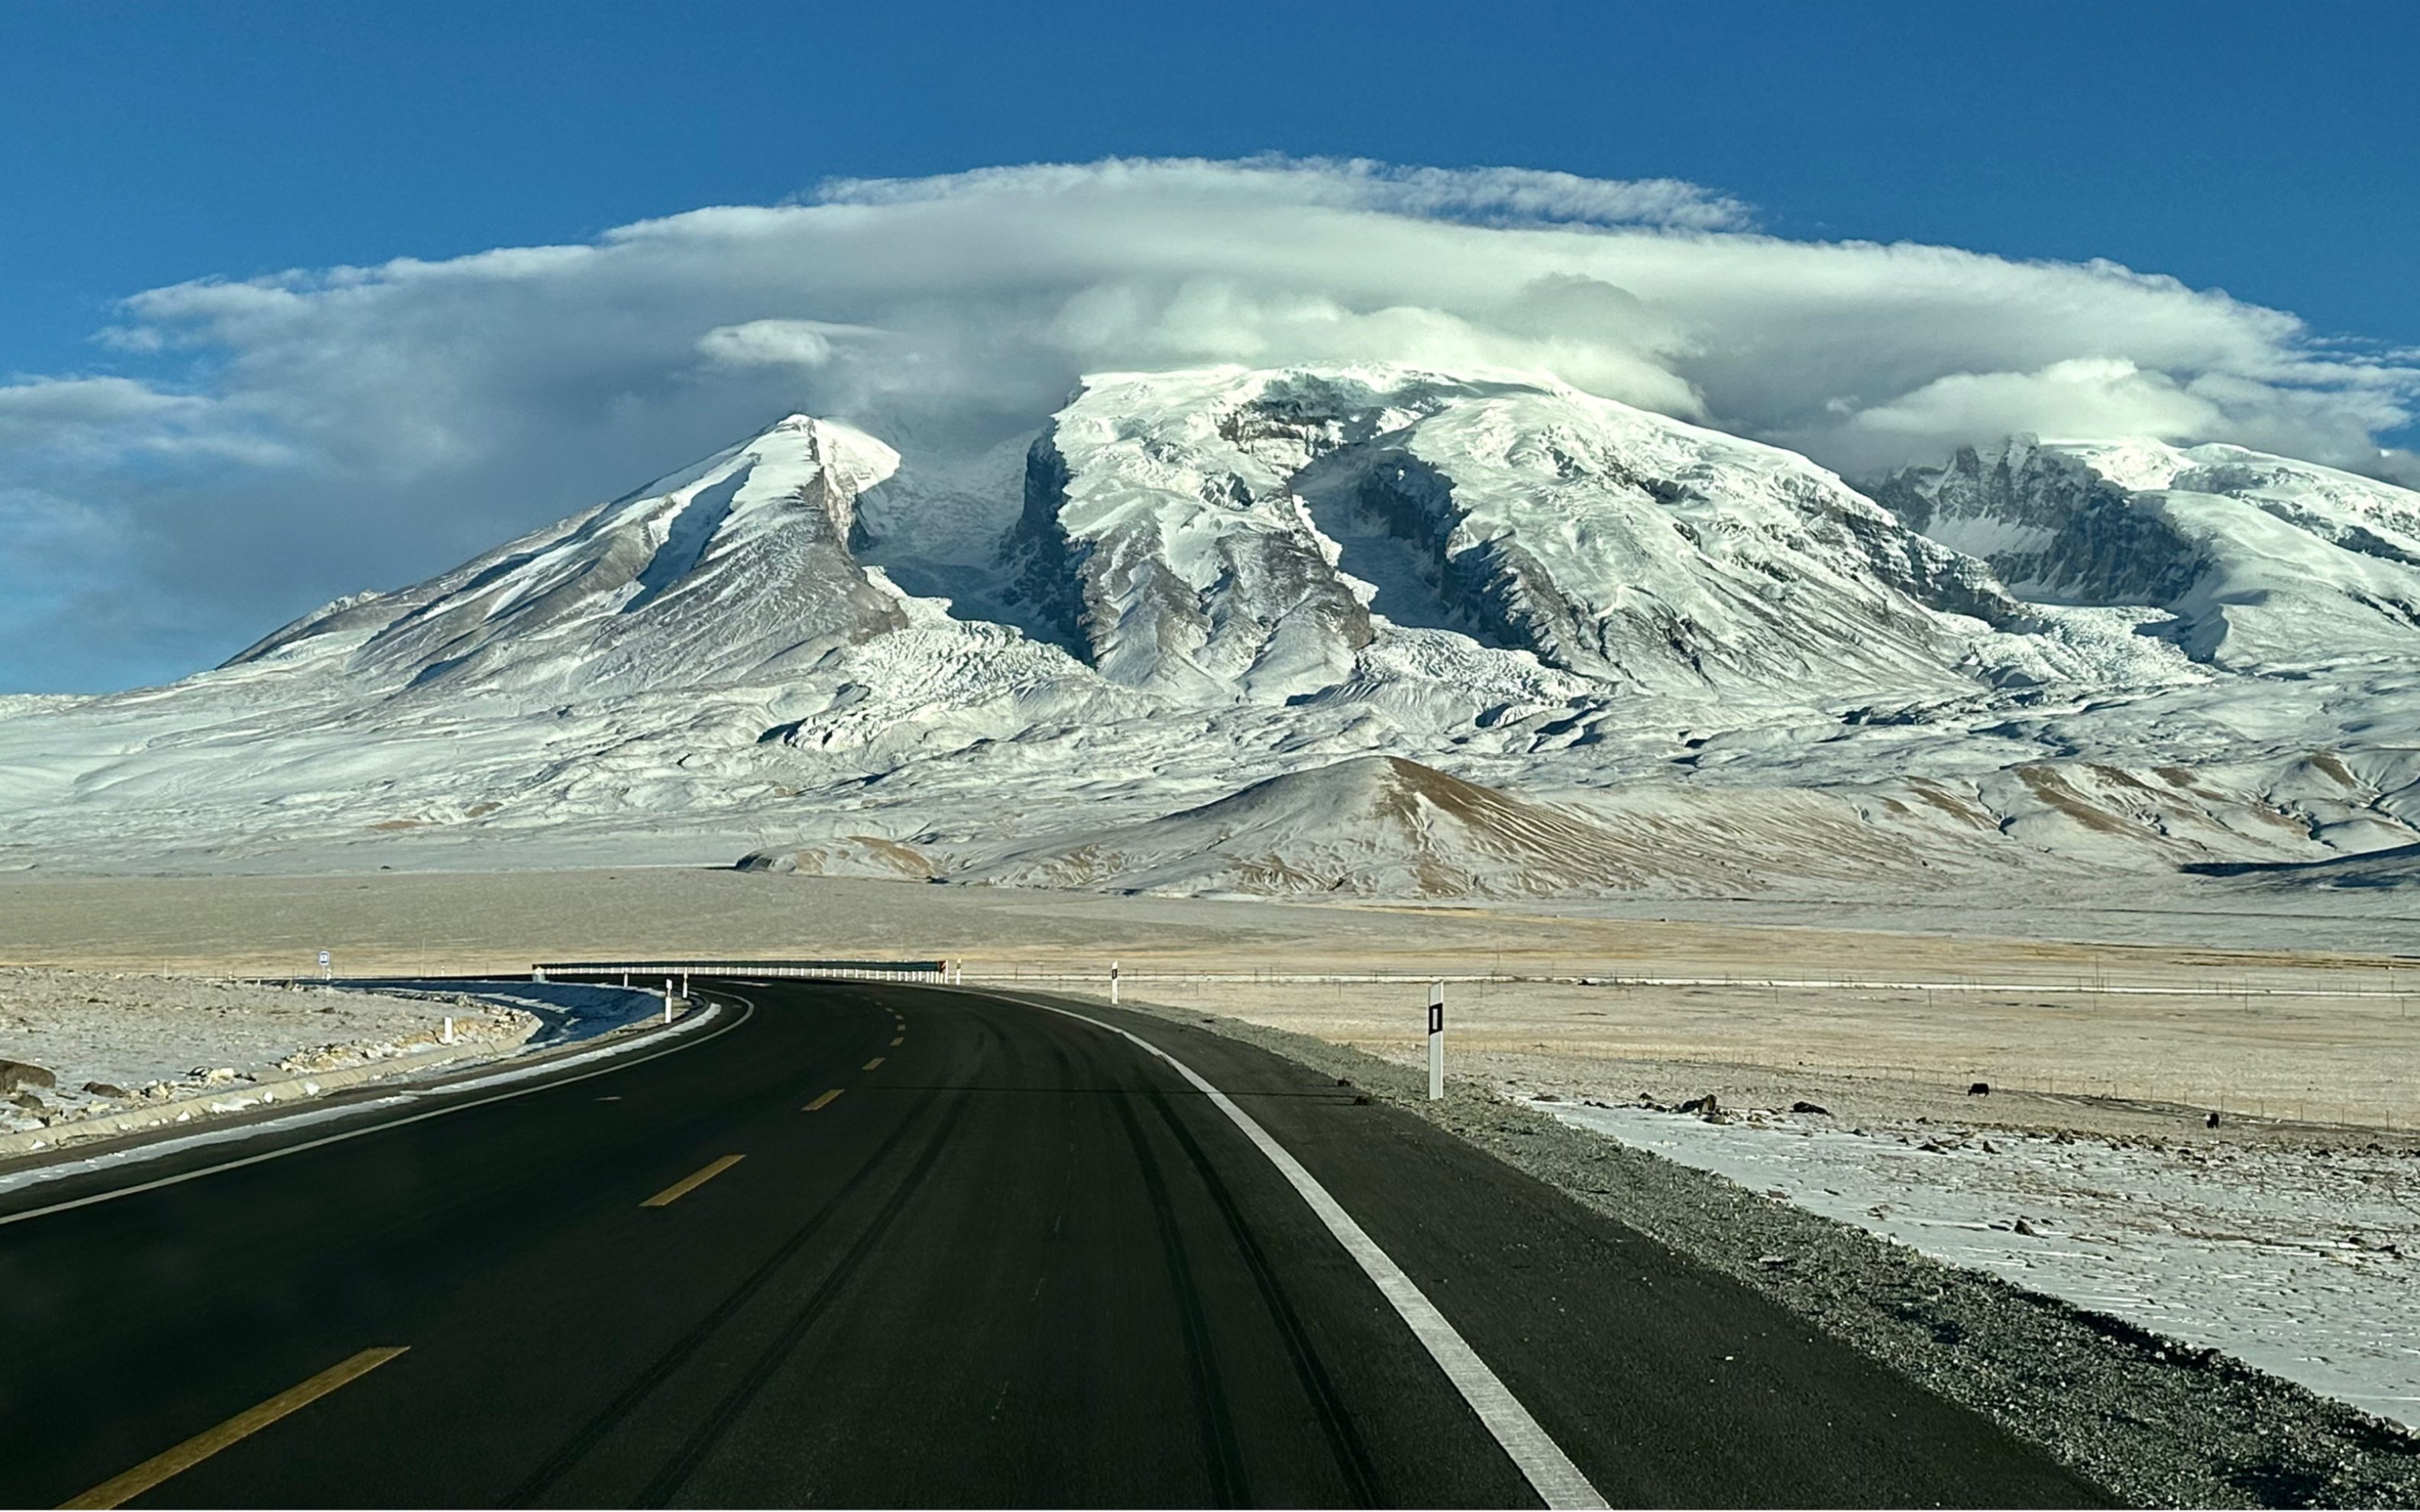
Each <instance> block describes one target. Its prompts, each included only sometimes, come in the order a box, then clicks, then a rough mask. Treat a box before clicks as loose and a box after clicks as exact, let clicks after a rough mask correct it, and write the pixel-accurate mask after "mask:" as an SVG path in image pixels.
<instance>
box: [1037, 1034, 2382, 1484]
mask: <svg viewBox="0 0 2420 1512" xmlns="http://www.w3.org/2000/svg"><path fill="white" fill-rule="evenodd" d="M1071 1001H1077V1000H1071ZM1085 1006H1086V1007H1087V1009H1088V1011H1092V1010H1094V1007H1095V1005H1092V1004H1089V1003H1087V1004H1086V1005H1085ZM1126 1007H1127V1008H1128V1009H1129V1011H1131V1012H1132V1013H1133V1015H1134V1016H1135V1018H1136V1019H1138V1020H1145V1021H1152V1022H1156V1023H1159V1024H1163V1025H1167V1026H1181V1027H1183V1028H1187V1029H1193V1030H1199V1031H1208V1032H1212V1033H1215V1034H1218V1035H1219V1036H1222V1037H1224V1038H1227V1039H1230V1040H1233V1041H1240V1042H1242V1043H1245V1044H1249V1045H1252V1046H1254V1047H1257V1048H1260V1049H1264V1050H1267V1051H1270V1052H1273V1053H1275V1054H1277V1055H1280V1056H1282V1057H1286V1058H1287V1059H1290V1060H1293V1061H1295V1062H1296V1063H1298V1064H1301V1065H1303V1066H1306V1067H1309V1068H1311V1069H1312V1070H1314V1071H1316V1072H1320V1073H1322V1074H1325V1075H1327V1076H1330V1077H1334V1078H1341V1079H1342V1080H1345V1081H1348V1082H1350V1083H1351V1084H1352V1085H1353V1086H1354V1087H1355V1088H1357V1089H1358V1090H1359V1091H1360V1092H1362V1093H1363V1094H1365V1095H1367V1096H1369V1097H1370V1098H1372V1099H1373V1102H1377V1103H1383V1104H1385V1105H1388V1106H1389V1107H1393V1108H1396V1109H1399V1110H1401V1111H1404V1112H1406V1113H1409V1114H1411V1115H1413V1116H1415V1117H1417V1118H1419V1119H1424V1120H1425V1121H1427V1122H1429V1123H1430V1124H1433V1125H1435V1127H1438V1128H1440V1129H1442V1130H1445V1131H1447V1132H1449V1133H1450V1134H1454V1135H1456V1136H1458V1137H1459V1138H1461V1139H1463V1140H1465V1141H1466V1142H1467V1143H1468V1144H1470V1145H1471V1146H1473V1147H1475V1148H1477V1149H1481V1150H1482V1151H1484V1152H1486V1153H1487V1154H1489V1155H1491V1156H1493V1157H1495V1158H1496V1159H1497V1160H1499V1161H1502V1162H1503V1163H1505V1164H1506V1165H1511V1166H1512V1167H1513V1168H1514V1169H1516V1170H1519V1171H1521V1172H1523V1173H1525V1174H1526V1175H1528V1176H1531V1177H1534V1178H1536V1179H1537V1180H1542V1181H1544V1182H1545V1183H1546V1184H1548V1185H1550V1186H1552V1187H1554V1188H1556V1189H1557V1190H1558V1191H1559V1192H1561V1193H1563V1194H1564V1195H1566V1196H1569V1197H1571V1198H1572V1199H1574V1200H1575V1201H1577V1202H1578V1203H1580V1204H1581V1205H1582V1206H1583V1207H1585V1208H1587V1209H1589V1210H1590V1211H1594V1212H1596V1213H1600V1214H1602V1215H1604V1216H1606V1217H1609V1218H1611V1219H1614V1220H1616V1221H1617V1222H1619V1223H1620V1224H1621V1225H1623V1226H1625V1227H1628V1228H1631V1229H1634V1230H1636V1231H1637V1232H1638V1233H1640V1234H1643V1235H1645V1236H1647V1237H1649V1238H1650V1239H1652V1240H1653V1241H1655V1242H1659V1243H1661V1244H1663V1245H1665V1246H1668V1248H1670V1249H1672V1250H1674V1251H1677V1252H1678V1253H1680V1254H1681V1255H1683V1256H1685V1257H1689V1258H1691V1259H1694V1260H1696V1261H1699V1262H1700V1263H1702V1264H1704V1265H1706V1266H1709V1267H1711V1268H1712V1269H1713V1270H1714V1271H1716V1272H1718V1273H1722V1274H1724V1275H1727V1276H1729V1277H1731V1278H1733V1279H1734V1280H1736V1281H1738V1282H1740V1283H1742V1284H1744V1285H1745V1286H1747V1287H1748V1288H1751V1289H1753V1290H1754V1291H1755V1292H1757V1293H1758V1294H1760V1295H1761V1296H1763V1297H1766V1298H1768V1299H1770V1300H1772V1301H1773V1302H1775V1303H1776V1304H1779V1305H1780V1306H1782V1307H1783V1308H1785V1309H1786V1310H1788V1311H1789V1312H1791V1313H1792V1314H1794V1315H1795V1316H1797V1317H1798V1318H1800V1319H1806V1320H1807V1321H1808V1322H1811V1323H1812V1324H1814V1325H1815V1326H1816V1327H1818V1328H1820V1329H1821V1330H1822V1331H1823V1332H1824V1333H1826V1334H1828V1335H1832V1336H1834V1337H1836V1338H1838V1339H1840V1340H1842V1341H1844V1342H1846V1343H1848V1344H1849V1345H1851V1346H1852V1347H1854V1349H1856V1350H1858V1351H1859V1352H1861V1353H1863V1354H1865V1355H1867V1356H1869V1357H1870V1358H1872V1359H1874V1360H1877V1361H1879V1362H1881V1363H1882V1364H1883V1365H1885V1366H1887V1367H1888V1368H1890V1369H1891V1370H1893V1371H1894V1372H1896V1373H1898V1374H1900V1375H1901V1376H1904V1377H1906V1378H1908V1379H1910V1380H1912V1381H1916V1383H1917V1384H1919V1385H1920V1386H1922V1387H1923V1388H1925V1389H1926V1390H1927V1391H1929V1392H1931V1393H1932V1394H1934V1395H1936V1396H1941V1397H1943V1398H1946V1399H1947V1400H1948V1401H1950V1402H1953V1403H1957V1404H1959V1405H1961V1406H1963V1407H1966V1408H1969V1409H1971V1410H1973V1411H1975V1412H1979V1413H1981V1414H1983V1415H1984V1416H1986V1417H1988V1418H1989V1419H1991V1420H1992V1421H1993V1422H1994V1423H1996V1424H1998V1425H1999V1426H2000V1427H2003V1428H2005V1429H2007V1430H2008V1431H2009V1432H2010V1433H2012V1434H2014V1435H2015V1436H2016V1437H2018V1438H2019V1439H2021V1440H2023V1441H2024V1442H2025V1443H2031V1444H2034V1445H2037V1446H2039V1447H2040V1448H2041V1449H2043V1450H2045V1451H2046V1452H2048V1453H2049V1454H2050V1455H2051V1456H2052V1457H2053V1458H2055V1459H2057V1460H2058V1461H2059V1462H2060V1463H2062V1464H2064V1465H2067V1466H2068V1467H2070V1468H2071V1470H2073V1471H2075V1472H2076V1473H2080V1474H2082V1475H2084V1476H2086V1478H2088V1479H2090V1480H2092V1481H2094V1482H2096V1483H2098V1484H2100V1485H2102V1486H2105V1487H2107V1488H2109V1489H2111V1490H2112V1491H2113V1492H2114V1493H2115V1494H2117V1495H2118V1497H2119V1498H2121V1499H2122V1500H2125V1501H2127V1502H2131V1503H2136V1504H2197V1505H2288V1504H2291V1505H2381V1504H2388V1505H2408V1504H2420V1441H2415V1440H2414V1439H2413V1438H2412V1436H2410V1435H2408V1434H2405V1433H2404V1432H2402V1431H2401V1430H2400V1429H2399V1428H2397V1427H2395V1426H2394V1425H2391V1424H2387V1423H2383V1422H2381V1421H2380V1420H2379V1419H2376V1418H2373V1417H2370V1416H2368V1415H2367V1414H2366V1413H2362V1412H2358V1411H2356V1410H2355V1409H2353V1408H2350V1407H2349V1406H2346V1405H2345V1404H2343V1403H2340V1402H2336V1401H2334V1400H2331V1399H2329V1398H2326V1397H2323V1396H2319V1395H2317V1394H2315V1393H2313V1392H2310V1391H2308V1390H2306V1389H2304V1388H2303V1387H2301V1386H2298V1385H2295V1384H2293V1383H2291V1382H2288V1381H2282V1380H2279V1379H2278V1378H2276V1377H2273V1376H2270V1375H2267V1374H2265V1373H2263V1372H2260V1371H2257V1370H2255V1369H2253V1368H2251V1367H2250V1366H2248V1365H2242V1363H2241V1362H2238V1361H2236V1360H2234V1359H2232V1358H2230V1357H2228V1356H2226V1355H2224V1354H2220V1353H2217V1352H2215V1351H2210V1350H2195V1349H2193V1348H2190V1347H2188V1346H2184V1345H2181V1344H2178V1343H2176V1342H2175V1341H2172V1340H2168V1339H2164V1338H2162V1337H2160V1336H2158V1335H2153V1334H2150V1333H2148V1332H2146V1331H2143V1330H2140V1329H2137V1328H2134V1327H2133V1326H2131V1325H2128V1324H2125V1323H2122V1322H2119V1321H2118V1320H2117V1319H2110V1318H2107V1317H2105V1316H2102V1315H2099V1314H2094V1313H2090V1312H2087V1311H2086V1310H2084V1309H2080V1308H2077V1307H2074V1306H2072V1305H2071V1304H2066V1303H2063V1302H2060V1301H2057V1300H2056V1299H2054V1298H2049V1297H2044V1296H2040V1295H2039V1294H2036V1293H2032V1292H2028V1291H2025V1290H2024V1289H2022V1288H2017V1287H2014V1286H2011V1285H2009V1284H2008V1283H2007V1282H2005V1281H2003V1280H2001V1279H2000V1278H1998V1277H1995V1276H1992V1275H1988V1274H1985V1273H1978V1272H1972V1271H1966V1270H1962V1269H1959V1268H1956V1267H1952V1266H1947V1265H1944V1264H1941V1263H1940V1262H1937V1261H1934V1260H1931V1259H1929V1258H1927V1257H1923V1256H1921V1255H1919V1254H1917V1253H1916V1252H1915V1251H1914V1250H1912V1249H1908V1248H1906V1247H1904V1246H1900V1245H1896V1244H1892V1243H1889V1242H1885V1241H1882V1240H1879V1239H1877V1238H1875V1237H1873V1236H1871V1235H1869V1234H1866V1233H1864V1232H1862V1231H1860V1230H1857V1229H1854V1228H1851V1227H1847V1226H1844V1225H1840V1224H1836V1223H1833V1222H1831V1221H1830V1220H1828V1219H1825V1218H1823V1217H1821V1216H1819V1215H1817V1214H1814V1213H1811V1212H1807V1211H1804V1210H1802V1209H1798V1208H1795V1207H1792V1206H1791V1205H1789V1204H1786V1203H1781V1202H1776V1201H1773V1200H1770V1199H1767V1198H1765V1197H1763V1196H1759V1195H1757V1194H1755V1193H1752V1192H1750V1191H1748V1190H1747V1189H1745V1188H1744V1187H1741V1186H1739V1185H1737V1184H1736V1183H1734V1182H1731V1181H1729V1180H1724V1179H1722V1178H1720V1177H1716V1176H1713V1175H1711V1174H1709V1173H1705V1172H1701V1171H1698V1170H1693V1169H1690V1168H1688V1167H1686V1166H1683V1165H1676V1164H1674V1163H1671V1162H1668V1161H1665V1160H1663V1159H1661V1158H1660V1157H1657V1156H1654V1155H1652V1154H1650V1153H1648V1152H1645V1151H1642V1150H1638V1149H1633V1148H1631V1147H1629V1146H1626V1145H1622V1144H1621V1143H1619V1142H1617V1141H1614V1140H1611V1139H1607V1138H1605V1137H1603V1136H1600V1135H1596V1134H1590V1133H1588V1132H1586V1131H1583V1130H1578V1129H1574V1128H1571V1127H1569V1126H1567V1125H1565V1124H1563V1123H1560V1122H1559V1121H1558V1120H1556V1119H1550V1118H1547V1117H1545V1116H1544V1115H1542V1114H1539V1113H1535V1112H1532V1111H1530V1110H1528V1109H1527V1108H1523V1107H1521V1106H1518V1105H1517V1104H1514V1103H1510V1102H1508V1101H1506V1100H1504V1099H1501V1098H1499V1097H1497V1095H1495V1094H1494V1093H1493V1092H1492V1091H1491V1090H1489V1089H1487V1088H1481V1087H1474V1086H1470V1085H1468V1084H1465V1083H1461V1082H1458V1081H1450V1082H1449V1086H1448V1095H1447V1096H1446V1097H1445V1098H1444V1099H1443V1100H1442V1101H1439V1102H1436V1103H1431V1102H1429V1101H1428V1099H1427V1095H1426V1093H1427V1087H1426V1082H1425V1078H1424V1076H1422V1075H1421V1074H1420V1073H1419V1072H1414V1071H1412V1070H1410V1069H1408V1068H1404V1067H1399V1066H1395V1065H1393V1064H1391V1063H1389V1062H1387V1061H1384V1060H1380V1059H1378V1058H1377V1057H1372V1056H1369V1055H1365V1054H1363V1053H1361V1052H1359V1051H1356V1050H1352V1049H1348V1048H1345V1047H1342V1046H1339V1045H1335V1044H1331V1043H1329V1042H1327V1041H1321V1040H1316V1039H1312V1038H1310V1037H1308V1036H1303V1035H1296V1034H1291V1033H1288V1032H1286V1031H1283V1030H1279V1029H1271V1028H1267V1027H1264V1026H1258V1025H1252V1024H1249V1023H1245V1022H1242V1021H1239V1020H1233V1019H1226V1018H1221V1017H1218V1016H1215V1015H1211V1014H1207V1013H1203V1012H1202V1011H1199V1010H1196V1009H1189V1008H1188V1009H1178V1008H1170V1007H1163V1006H1160V1005H1153V1004H1133V1003H1129V1004H1127V1005H1126ZM1170 1048H1171V1049H1172V1050H1173V1049H1175V1046H1174V1045H1172V1044H1171V1046H1170ZM1180 1053H1181V1052H1180Z"/></svg>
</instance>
